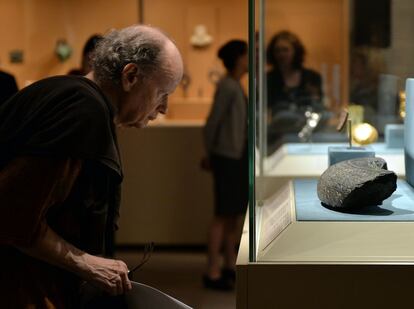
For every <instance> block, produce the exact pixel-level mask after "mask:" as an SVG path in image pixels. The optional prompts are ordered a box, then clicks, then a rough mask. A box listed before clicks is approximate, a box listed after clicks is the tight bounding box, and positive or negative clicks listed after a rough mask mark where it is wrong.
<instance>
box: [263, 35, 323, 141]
mask: <svg viewBox="0 0 414 309" xmlns="http://www.w3.org/2000/svg"><path fill="white" fill-rule="evenodd" d="M305 54H306V51H305V47H304V45H303V44H302V42H301V41H300V40H299V38H298V37H297V36H296V35H295V34H293V33H291V32H289V31H282V32H279V33H277V34H275V35H274V36H273V37H272V39H271V40H270V43H269V45H268V47H267V55H266V56H267V62H268V64H269V65H270V66H271V69H270V71H269V72H268V73H267V103H268V120H269V125H270V126H269V134H270V135H273V136H275V135H276V136H280V135H281V134H283V133H297V132H299V131H300V129H301V128H302V127H303V125H304V124H305V116H304V113H305V111H306V110H310V109H311V110H312V111H316V112H320V111H322V110H323V104H322V79H321V76H320V74H319V73H317V72H315V71H313V70H310V69H307V68H305V67H304V60H305Z"/></svg>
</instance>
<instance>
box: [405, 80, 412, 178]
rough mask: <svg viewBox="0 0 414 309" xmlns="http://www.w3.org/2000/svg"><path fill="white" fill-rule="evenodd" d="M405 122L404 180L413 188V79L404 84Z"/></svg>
mask: <svg viewBox="0 0 414 309" xmlns="http://www.w3.org/2000/svg"><path fill="white" fill-rule="evenodd" d="M405 93H406V103H405V122H404V130H405V134H404V152H405V178H406V179H407V182H408V183H409V184H410V185H411V186H414V134H413V132H414V131H413V130H414V79H413V78H408V79H407V82H406V84H405Z"/></svg>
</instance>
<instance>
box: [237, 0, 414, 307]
mask: <svg viewBox="0 0 414 309" xmlns="http://www.w3.org/2000/svg"><path fill="white" fill-rule="evenodd" d="M249 10H250V11H249V18H250V20H249V41H250V50H249V52H250V75H249V115H250V117H249V155H250V158H249V159H250V192H249V193H250V199H249V215H248V220H246V223H245V229H244V234H243V237H242V243H241V249H240V253H239V260H238V274H239V278H241V280H240V281H241V282H240V283H238V290H239V291H242V293H241V295H244V294H243V293H247V295H248V304H249V305H247V306H244V305H242V303H243V300H240V301H239V300H238V308H274V307H272V306H271V305H275V304H278V305H280V308H329V305H331V308H332V303H334V302H338V301H339V302H342V304H346V305H348V307H349V308H363V307H364V305H365V306H368V307H369V308H373V306H374V305H373V304H375V306H378V307H379V308H385V307H387V306H388V307H389V306H391V307H394V308H397V307H398V308H400V307H399V306H398V305H397V306H395V304H393V305H391V299H388V298H387V297H385V299H384V298H381V301H378V300H376V299H375V300H372V299H371V300H369V299H368V298H367V295H368V294H369V293H375V294H376V295H378V293H384V294H383V295H386V294H387V295H389V294H390V293H391V294H392V293H394V292H395V293H399V292H397V291H403V290H405V289H406V287H405V286H404V284H405V283H404V282H405V279H403V277H404V276H405V275H404V273H405V272H411V271H412V266H413V265H414V247H413V246H411V245H409V244H411V242H412V240H413V239H414V190H413V187H412V186H411V185H410V181H408V182H407V181H406V180H405V178H406V177H407V179H408V180H409V178H410V175H406V162H410V161H409V160H410V159H409V160H408V161H406V160H407V155H406V154H407V153H409V154H410V153H411V151H410V149H408V150H407V146H406V153H405V152H404V138H405V141H406V142H405V144H406V145H407V143H408V144H410V143H412V142H407V141H410V139H411V136H407V135H406V136H405V137H404V121H405V122H406V123H405V126H406V128H410V124H409V123H410V121H411V119H412V118H414V115H409V113H410V106H411V105H410V101H411V98H413V99H414V96H413V95H412V93H410V92H409V91H408V93H407V96H408V98H407V111H406V108H405V107H406V92H405V83H406V80H407V78H409V77H410V76H411V75H412V74H413V73H414V60H413V59H414V58H412V57H411V55H412V54H413V53H412V52H413V51H414V39H413V38H412V36H411V32H412V31H411V30H410V29H412V26H414V21H413V19H412V18H411V17H410V16H412V15H413V14H414V3H412V2H411V1H409V0H399V1H392V0H380V1H374V0H330V1H325V0H316V1H306V0H258V1H254V0H250V1H249ZM408 84H409V82H408ZM408 88H409V87H408ZM408 88H407V89H408ZM413 89H414V87H413ZM413 103H414V102H413ZM406 113H408V114H406ZM407 125H408V126H407ZM407 132H410V131H409V130H407ZM412 153H413V154H414V151H412ZM361 157H366V158H365V159H357V158H361ZM408 157H409V158H410V156H408ZM353 158H356V159H357V160H353V161H352V164H348V163H346V164H345V163H344V162H349V161H347V160H348V159H353ZM375 158H382V159H384V160H385V162H386V165H387V167H384V165H383V163H381V164H380V165H381V167H380V169H381V170H385V169H386V168H387V169H388V170H387V172H385V173H386V174H388V175H389V174H390V173H391V172H389V171H392V172H393V173H392V174H393V175H392V180H390V183H391V182H392V183H393V184H392V185H390V186H391V187H392V188H391V187H387V186H388V184H385V183H386V182H387V181H388V180H387V181H382V180H381V181H378V182H377V180H378V179H379V178H377V176H378V175H374V176H372V177H373V178H372V179H370V180H368V179H365V178H364V180H363V181H362V180H361V179H362V178H361V177H363V176H361V173H363V171H365V168H366V167H365V165H364V166H362V165H359V164H362V163H358V162H357V163H354V162H356V161H358V160H360V161H361V162H365V163H363V164H368V165H369V166H370V168H371V167H372V163H366V162H374V161H375V162H376V163H375V166H376V168H377V167H378V166H379V165H378V164H379V163H378V162H380V161H379V159H375ZM338 162H340V163H338ZM381 162H383V161H381ZM334 163H337V164H334ZM410 164H411V163H409V164H408V163H407V166H408V165H410ZM338 166H340V167H341V168H342V169H343V170H340V171H339V172H338V171H335V173H336V174H335V173H334V174H333V175H334V176H332V175H331V176H330V178H329V177H328V180H326V181H325V183H323V181H322V180H321V179H322V178H321V175H322V174H323V175H324V177H327V176H326V175H328V176H329V172H330V171H331V170H332V169H334V168H333V167H335V168H337V169H339V167H338ZM410 166H411V165H410ZM325 172H326V173H325ZM367 173H368V172H367ZM369 173H371V172H369ZM369 173H368V174H369ZM364 175H365V176H366V174H364ZM365 176H364V177H365ZM379 177H380V178H381V177H382V176H379ZM386 177H388V176H386ZM353 178H355V179H356V180H355V179H353ZM381 179H383V178H381ZM354 180H355V182H356V183H358V184H357V185H355V188H352V190H351V189H350V191H349V192H347V193H346V194H349V196H351V195H352V196H351V197H350V198H351V199H352V203H351V204H352V205H353V206H352V208H344V209H340V208H336V207H335V203H334V202H332V203H331V204H328V202H326V200H324V199H323V196H324V193H326V192H328V191H329V190H331V191H329V192H328V193H326V195H325V196H328V199H329V198H332V199H334V197H332V195H335V194H341V193H342V192H341V190H345V189H344V187H347V186H348V185H349V184H350V183H352V181H354ZM318 182H319V184H318ZM411 183H412V182H411ZM366 184H368V186H366ZM335 186H336V187H335ZM350 186H352V185H350ZM359 186H360V187H359ZM395 186H396V187H395ZM348 187H349V186H348ZM332 188H333V189H332ZM354 189H355V190H356V191H358V190H359V191H358V193H357V197H356V196H355V195H353V194H354V193H355V191H354ZM388 189H389V190H390V191H389V192H388V193H387V194H385V191H387V190H388ZM324 190H325V192H324ZM332 190H334V191H335V192H334V193H335V194H332V192H333V191H332ZM365 190H366V191H365ZM351 191H352V192H351ZM338 192H339V193H338ZM350 192H351V193H352V194H351V193H350ZM329 194H331V195H329ZM349 196H348V195H346V198H348V197H349ZM380 197H383V201H382V199H381V198H380ZM321 200H322V201H323V202H321ZM330 201H331V200H329V203H330ZM347 201H348V200H347ZM373 201H374V202H373ZM345 204H346V203H345V199H342V200H341V202H340V203H339V204H338V205H339V206H340V207H342V206H344V205H345ZM354 206H355V207H354ZM359 206H360V207H359ZM247 235H248V237H247ZM247 248H248V261H247V254H246V251H244V250H247ZM243 258H244V260H243ZM321 278H323V279H321ZM391 280H394V281H393V282H394V283H395V280H398V283H397V284H395V285H392V286H391V287H390V285H387V282H390V281H391ZM368 282H370V284H371V286H369V284H368V286H367V283H368ZM258 286H260V287H258ZM346 286H349V287H351V289H352V291H351V293H349V294H347V292H349V291H347V289H346V288H344V287H346ZM385 286H387V287H388V288H389V290H387V289H386V288H385ZM334 287H340V288H339V289H337V290H335V288H334ZM358 289H361V291H363V290H364V289H365V290H364V291H365V292H364V293H362V292H360V291H357V290H358ZM375 289H377V290H376V291H375ZM298 291H300V292H301V295H302V296H303V297H297V293H298ZM321 291H325V292H326V293H323V294H324V295H321ZM367 293H368V294H367ZM399 294H401V293H399ZM276 295H277V296H278V297H277V300H276V298H275V296H276ZM242 297H243V296H240V297H239V299H240V298H242ZM318 297H321V298H319V300H316V299H317V298H318ZM407 299H408V298H406V297H405V296H403V297H401V298H398V299H397V300H395V299H394V301H396V302H397V303H398V304H402V303H403V302H405V301H407ZM369 301H371V303H369V305H367V304H368V302H369ZM400 302H401V303H400ZM239 304H240V306H239ZM253 304H254V305H253ZM269 304H271V305H269ZM333 307H334V308H346V307H347V306H343V307H340V306H337V307H335V306H333ZM401 308H402V307H401Z"/></svg>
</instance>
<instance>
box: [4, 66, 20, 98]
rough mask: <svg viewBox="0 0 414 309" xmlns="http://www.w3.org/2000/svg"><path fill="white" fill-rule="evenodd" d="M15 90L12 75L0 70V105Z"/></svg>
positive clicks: (15, 86)
mask: <svg viewBox="0 0 414 309" xmlns="http://www.w3.org/2000/svg"><path fill="white" fill-rule="evenodd" d="M17 91H18V89H17V83H16V80H15V79H14V77H13V75H11V74H8V73H6V72H2V71H0V105H1V104H2V103H3V102H6V101H7V100H8V99H9V98H11V97H12V96H13V95H14V94H15V93H16V92H17Z"/></svg>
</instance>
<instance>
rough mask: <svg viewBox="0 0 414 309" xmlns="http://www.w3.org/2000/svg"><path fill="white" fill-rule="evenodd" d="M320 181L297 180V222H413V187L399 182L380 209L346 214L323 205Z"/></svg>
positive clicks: (402, 181) (369, 207)
mask: <svg viewBox="0 0 414 309" xmlns="http://www.w3.org/2000/svg"><path fill="white" fill-rule="evenodd" d="M317 185H318V180H317V179H296V180H295V181H294V188H295V202H296V220H298V221H414V188H412V187H411V186H410V185H409V184H408V183H407V182H405V181H404V180H397V190H396V191H395V192H394V193H393V194H392V195H391V196H390V197H389V198H388V199H386V200H384V201H383V202H382V205H379V206H368V207H364V208H362V209H360V210H359V211H358V212H356V211H355V212H353V213H343V212H338V211H334V210H331V209H328V208H325V207H324V206H322V205H321V201H320V200H319V198H318V193H317Z"/></svg>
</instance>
